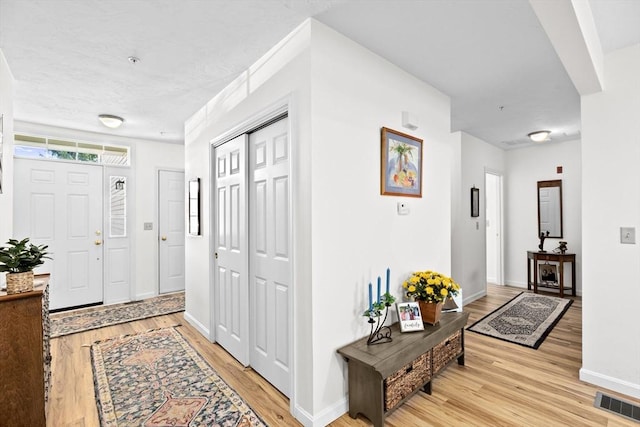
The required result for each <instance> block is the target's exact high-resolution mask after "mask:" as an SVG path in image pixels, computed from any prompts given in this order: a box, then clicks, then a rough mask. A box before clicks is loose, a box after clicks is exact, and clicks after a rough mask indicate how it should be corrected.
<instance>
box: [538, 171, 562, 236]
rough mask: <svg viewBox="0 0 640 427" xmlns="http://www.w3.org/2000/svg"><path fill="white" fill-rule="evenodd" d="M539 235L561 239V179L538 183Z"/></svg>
mask: <svg viewBox="0 0 640 427" xmlns="http://www.w3.org/2000/svg"><path fill="white" fill-rule="evenodd" d="M547 232H548V235H547ZM541 234H544V235H545V236H546V237H551V238H558V239H561V238H562V180H561V179H556V180H552V181H538V236H540V235H541Z"/></svg>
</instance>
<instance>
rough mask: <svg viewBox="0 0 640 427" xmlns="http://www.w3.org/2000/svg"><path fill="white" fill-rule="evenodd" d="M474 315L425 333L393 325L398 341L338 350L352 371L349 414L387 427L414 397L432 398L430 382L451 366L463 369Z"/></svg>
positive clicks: (447, 320)
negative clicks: (388, 419) (417, 394)
mask: <svg viewBox="0 0 640 427" xmlns="http://www.w3.org/2000/svg"><path fill="white" fill-rule="evenodd" d="M468 318H469V313H464V312H462V313H458V312H455V313H443V314H442V318H441V319H440V323H439V324H438V325H435V326H431V325H425V330H424V331H420V332H405V333H402V332H400V328H399V325H398V323H395V324H393V325H392V326H391V331H392V337H393V341H392V342H389V343H383V344H374V345H367V338H366V337H365V338H363V339H360V340H358V341H356V342H354V343H351V344H349V345H347V346H344V347H342V348H340V349H338V353H339V354H340V355H342V356H343V357H344V358H345V359H346V360H347V362H348V367H349V415H350V416H351V417H352V418H356V417H357V415H358V414H362V415H364V416H365V417H367V418H368V419H369V420H370V421H371V422H372V423H373V425H374V426H376V427H382V426H383V425H384V420H385V417H387V416H388V415H389V414H390V413H391V412H392V411H393V410H395V409H396V408H398V407H399V406H400V405H402V403H404V402H405V401H406V400H407V399H408V398H409V397H411V396H412V395H413V394H414V393H415V392H417V391H418V390H420V389H422V390H424V391H425V392H427V393H431V381H432V379H433V378H434V376H436V375H437V374H438V373H440V372H441V371H442V370H443V369H444V368H445V367H446V366H447V365H448V364H449V363H450V362H452V361H453V360H455V359H457V360H458V364H460V365H464V327H465V325H466V324H467V320H468Z"/></svg>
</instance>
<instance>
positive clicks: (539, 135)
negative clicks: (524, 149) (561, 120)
mask: <svg viewBox="0 0 640 427" xmlns="http://www.w3.org/2000/svg"><path fill="white" fill-rule="evenodd" d="M549 134H551V131H550V130H537V131H535V132H531V133H530V134H528V135H527V136H528V137H529V138H530V139H531V140H532V141H533V142H544V141H546V140H547V139H549Z"/></svg>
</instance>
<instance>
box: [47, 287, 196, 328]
mask: <svg viewBox="0 0 640 427" xmlns="http://www.w3.org/2000/svg"><path fill="white" fill-rule="evenodd" d="M179 311H184V292H177V293H174V294H167V295H160V296H158V297H154V298H149V299H145V300H141V301H134V302H127V303H122V304H113V305H101V306H98V307H91V308H81V309H79V310H72V311H65V312H60V313H54V314H51V316H50V318H51V338H55V337H60V336H62V335H69V334H75V333H77V332H83V331H88V330H90V329H97V328H104V327H105V326H111V325H117V324H119V323H126V322H131V321H133V320H140V319H146V318H149V317H154V316H162V315H164V314H171V313H177V312H179Z"/></svg>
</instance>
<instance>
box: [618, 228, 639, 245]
mask: <svg viewBox="0 0 640 427" xmlns="http://www.w3.org/2000/svg"><path fill="white" fill-rule="evenodd" d="M620 243H626V244H630V245H635V244H636V228H635V227H620Z"/></svg>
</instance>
